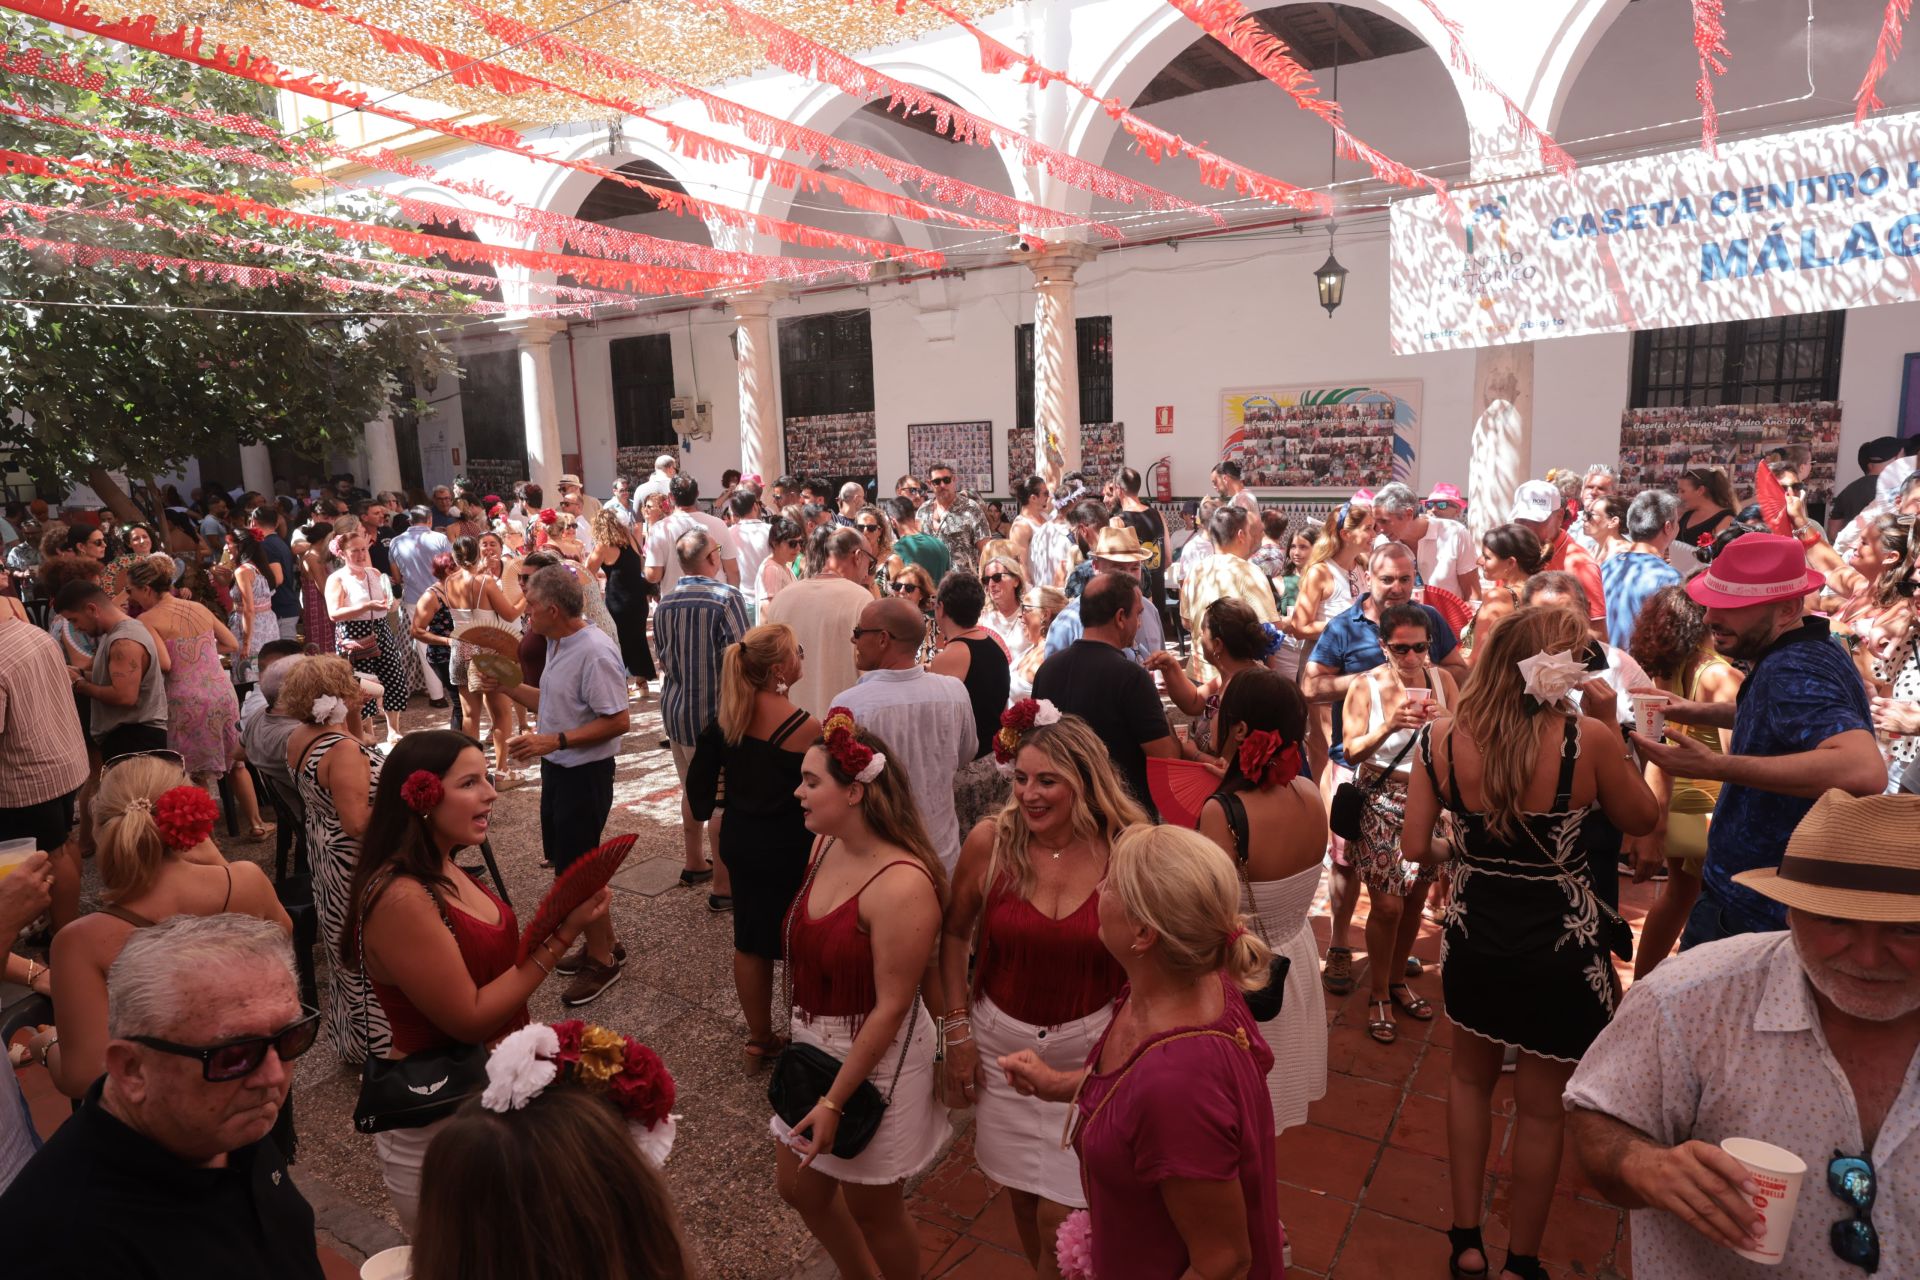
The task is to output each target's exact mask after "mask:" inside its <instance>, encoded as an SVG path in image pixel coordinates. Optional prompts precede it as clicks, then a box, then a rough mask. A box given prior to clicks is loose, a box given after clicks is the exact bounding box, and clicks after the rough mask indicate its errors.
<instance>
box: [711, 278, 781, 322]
mask: <svg viewBox="0 0 1920 1280" xmlns="http://www.w3.org/2000/svg"><path fill="white" fill-rule="evenodd" d="M792 296H793V290H792V289H790V288H788V287H787V286H786V285H783V284H767V285H762V286H760V287H759V288H758V289H755V290H753V291H752V292H751V293H737V294H734V295H733V296H731V297H729V298H728V299H727V310H728V311H730V312H732V313H733V316H734V318H735V319H736V320H764V319H766V318H767V316H768V315H769V314H770V313H771V312H772V310H773V304H774V303H776V302H784V301H786V300H787V299H788V298H790V297H792Z"/></svg>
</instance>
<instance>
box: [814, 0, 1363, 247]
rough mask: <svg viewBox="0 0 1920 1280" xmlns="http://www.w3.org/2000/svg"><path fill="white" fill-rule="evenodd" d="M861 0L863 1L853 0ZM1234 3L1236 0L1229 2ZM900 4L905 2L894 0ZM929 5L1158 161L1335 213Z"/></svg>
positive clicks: (983, 56) (983, 57) (996, 64)
mask: <svg viewBox="0 0 1920 1280" xmlns="http://www.w3.org/2000/svg"><path fill="white" fill-rule="evenodd" d="M848 2H849V3H860V2H861V0H848ZM1229 2H1231V0H1229ZM895 3H896V7H897V6H898V5H899V4H900V3H904V0H895ZM921 3H922V4H925V5H926V6H927V7H928V8H930V9H932V10H933V11H934V12H936V13H938V14H939V15H940V16H941V17H943V18H945V19H947V20H948V21H949V22H952V23H953V24H954V25H955V26H957V27H959V28H960V29H961V30H963V31H965V32H966V33H967V34H968V35H970V36H972V37H973V38H974V42H975V43H977V44H978V45H979V46H980V66H981V68H982V69H984V70H985V71H987V72H989V73H994V72H1000V71H1005V70H1008V69H1009V68H1012V67H1019V68H1020V80H1021V83H1023V84H1033V85H1038V86H1039V87H1040V88H1042V89H1045V88H1046V87H1047V86H1048V85H1053V84H1063V85H1065V86H1067V87H1068V88H1069V89H1072V90H1073V91H1074V92H1075V93H1077V94H1079V95H1080V96H1081V97H1083V98H1085V99H1087V101H1089V102H1093V103H1098V104H1099V106H1100V109H1101V110H1102V111H1105V112H1106V113H1107V115H1109V116H1110V117H1112V118H1113V119H1114V120H1116V121H1118V122H1119V125H1120V127H1121V128H1122V129H1125V130H1126V131H1127V132H1128V133H1129V134H1131V135H1132V136H1133V138H1134V140H1135V141H1136V142H1138V143H1139V144H1140V150H1141V152H1142V153H1144V154H1145V155H1146V157H1147V158H1148V159H1149V160H1151V161H1153V162H1154V163H1155V164H1159V163H1160V159H1161V157H1162V156H1171V157H1174V158H1176V159H1177V158H1179V156H1181V155H1182V154H1183V153H1184V154H1186V155H1190V156H1192V157H1193V158H1194V160H1195V162H1196V163H1198V164H1199V166H1200V179H1201V181H1202V182H1205V183H1206V184H1207V185H1208V186H1210V187H1216V188H1218V187H1224V186H1225V185H1226V184H1227V182H1228V180H1229V179H1231V180H1232V182H1233V184H1234V187H1235V188H1236V189H1237V190H1238V191H1239V192H1240V194H1241V195H1246V196H1254V197H1256V198H1258V199H1261V200H1265V201H1266V202H1267V203H1269V204H1274V205H1279V206H1281V207H1283V208H1294V209H1302V210H1305V211H1306V212H1308V213H1319V214H1327V213H1332V212H1333V197H1332V196H1330V195H1327V194H1325V193H1322V192H1318V191H1307V190H1304V189H1302V188H1300V187H1296V186H1294V185H1293V184H1292V183H1291V182H1283V181H1281V180H1280V179H1279V178H1275V177H1272V176H1270V175H1268V174H1264V173H1261V172H1260V171H1259V170H1257V169H1250V168H1248V167H1247V166H1246V165H1243V164H1240V163H1238V162H1236V161H1233V160H1229V159H1227V158H1226V157H1225V156H1221V155H1216V154H1215V153H1213V152H1212V151H1209V150H1207V149H1206V148H1205V147H1200V146H1195V145H1194V144H1193V143H1191V142H1188V141H1187V140H1186V139H1185V138H1182V137H1181V136H1180V135H1179V134H1177V133H1170V132H1168V131H1167V130H1165V129H1162V128H1161V127H1160V126H1159V125H1156V124H1153V123H1151V122H1150V121H1147V120H1143V119H1141V118H1140V117H1139V116H1137V115H1135V114H1134V113H1133V112H1132V111H1130V110H1128V109H1127V106H1126V104H1125V103H1123V102H1121V101H1120V99H1118V98H1103V97H1101V96H1100V95H1099V94H1098V93H1096V92H1095V91H1094V89H1093V87H1092V86H1091V85H1086V84H1082V83H1081V82H1080V81H1078V80H1075V79H1074V78H1073V77H1071V76H1069V75H1067V74H1066V73H1065V72H1063V71H1055V70H1053V69H1052V68H1050V67H1047V66H1045V65H1043V64H1041V63H1039V62H1036V61H1034V60H1033V59H1032V58H1029V57H1028V56H1027V55H1026V54H1024V53H1021V52H1019V51H1018V50H1015V49H1012V48H1010V47H1008V46H1007V45H1005V44H1002V43H1001V42H1000V41H998V40H995V39H994V38H993V37H992V36H990V35H988V34H987V33H986V32H984V31H982V30H981V29H980V28H979V27H977V26H975V25H974V24H973V23H972V22H970V21H968V19H967V15H966V14H964V13H961V12H960V11H959V10H957V9H954V8H951V7H950V6H948V5H945V4H942V3H940V0H921Z"/></svg>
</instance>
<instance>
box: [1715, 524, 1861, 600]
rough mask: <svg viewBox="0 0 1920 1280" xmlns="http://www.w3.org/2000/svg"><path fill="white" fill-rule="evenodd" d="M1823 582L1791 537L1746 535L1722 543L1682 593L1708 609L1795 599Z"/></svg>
mask: <svg viewBox="0 0 1920 1280" xmlns="http://www.w3.org/2000/svg"><path fill="white" fill-rule="evenodd" d="M1826 585H1827V579H1826V577H1825V575H1823V574H1820V573H1817V572H1815V571H1814V570H1812V569H1809V568H1808V567H1807V553H1806V550H1805V549H1804V548H1802V547H1801V545H1800V542H1799V540H1798V539H1796V538H1783V537H1781V536H1780V535H1779V534H1777V533H1749V534H1747V535H1746V536H1745V537H1741V538H1736V539H1735V540H1734V541H1732V542H1729V543H1728V544H1727V549H1726V550H1725V551H1722V552H1721V553H1720V554H1719V555H1717V556H1715V557H1714V558H1713V564H1712V565H1710V566H1709V567H1708V569H1707V571H1706V572H1705V573H1703V574H1701V575H1699V576H1698V577H1696V578H1695V579H1694V580H1693V581H1691V582H1689V583H1688V584H1687V594H1688V595H1689V596H1692V597H1693V600H1694V602H1695V603H1696V604H1702V605H1705V606H1706V607H1707V608H1709V609H1744V608H1746V607H1747V606H1748V605H1755V604H1775V603H1778V602H1779V601H1782V600H1798V599H1799V598H1800V597H1801V596H1804V595H1806V594H1807V593H1808V592H1809V591H1818V590H1820V589H1821V588H1822V587H1824V586H1826Z"/></svg>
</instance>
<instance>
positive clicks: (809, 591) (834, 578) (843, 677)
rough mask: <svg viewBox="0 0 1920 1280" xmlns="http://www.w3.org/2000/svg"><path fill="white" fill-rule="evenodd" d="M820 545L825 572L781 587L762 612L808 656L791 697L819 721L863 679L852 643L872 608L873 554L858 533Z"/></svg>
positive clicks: (832, 535) (837, 533)
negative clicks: (784, 629)
mask: <svg viewBox="0 0 1920 1280" xmlns="http://www.w3.org/2000/svg"><path fill="white" fill-rule="evenodd" d="M821 545H822V548H823V551H824V557H825V567H824V568H822V569H821V570H820V572H818V573H813V574H809V575H808V576H807V577H805V578H802V579H800V580H799V581H798V582H792V583H789V584H787V585H786V586H784V587H782V588H780V593H779V594H778V595H776V596H774V597H773V598H772V599H770V600H768V601H767V602H766V604H764V605H762V606H761V609H760V621H762V622H781V623H785V624H786V625H787V626H789V627H792V628H793V634H794V639H796V640H798V641H799V642H800V647H801V648H803V649H805V650H806V651H807V659H806V661H805V662H804V663H802V664H801V673H800V678H799V679H798V680H796V681H794V682H793V687H792V688H791V689H789V690H787V696H788V697H789V698H791V699H793V703H794V705H795V706H797V707H804V708H806V711H807V714H808V715H810V716H812V717H813V718H814V719H816V720H824V719H825V718H826V715H827V708H828V707H830V706H832V705H833V703H832V697H833V694H834V693H835V691H837V690H840V689H844V688H846V687H847V686H848V685H849V684H851V683H853V682H854V681H855V680H856V679H858V678H859V674H860V673H859V668H858V667H856V666H855V665H854V660H853V647H852V646H851V645H850V644H849V643H848V639H849V637H850V635H851V633H852V631H853V629H854V628H855V627H856V626H859V625H860V612H861V610H863V609H865V608H866V607H867V606H868V605H869V604H872V603H873V590H872V588H871V587H870V585H869V584H870V583H872V581H873V553H872V552H871V551H869V550H867V540H866V539H865V538H862V537H861V536H860V534H859V532H858V531H857V530H854V529H832V530H829V531H828V532H827V533H826V535H825V537H824V539H823V541H822V544H821Z"/></svg>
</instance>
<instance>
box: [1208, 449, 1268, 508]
mask: <svg viewBox="0 0 1920 1280" xmlns="http://www.w3.org/2000/svg"><path fill="white" fill-rule="evenodd" d="M1213 491H1214V492H1215V493H1217V494H1219V495H1220V501H1221V502H1223V503H1226V504H1227V505H1229V506H1234V507H1245V508H1246V509H1247V510H1248V511H1250V512H1252V513H1253V515H1254V516H1255V517H1258V516H1259V514H1260V499H1258V498H1256V497H1254V496H1253V491H1252V490H1251V489H1249V488H1247V486H1246V485H1244V484H1242V483H1241V482H1240V464H1239V463H1237V462H1235V461H1234V460H1233V459H1232V458H1222V459H1221V460H1220V461H1218V462H1216V463H1214V464H1213Z"/></svg>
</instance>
